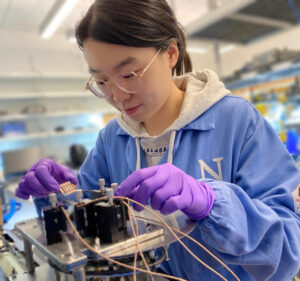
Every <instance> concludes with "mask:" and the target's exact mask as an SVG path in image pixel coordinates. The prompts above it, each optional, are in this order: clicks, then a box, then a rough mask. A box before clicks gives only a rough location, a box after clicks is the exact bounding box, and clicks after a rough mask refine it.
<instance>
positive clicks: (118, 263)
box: [60, 197, 188, 281]
mask: <svg viewBox="0 0 300 281" xmlns="http://www.w3.org/2000/svg"><path fill="white" fill-rule="evenodd" d="M122 199H125V200H126V199H128V198H125V197H122ZM60 208H61V210H62V212H63V214H64V216H65V217H66V219H67V221H68V222H69V224H70V226H71V228H72V230H73V232H74V234H75V235H76V236H77V238H78V239H79V241H80V242H81V243H82V244H83V245H84V246H85V247H87V248H88V249H89V250H90V251H91V252H93V253H95V254H97V255H98V256H100V257H101V258H103V259H105V260H107V261H110V262H112V263H115V264H117V265H119V266H122V267H125V268H128V269H131V270H134V267H133V266H130V265H127V264H125V263H122V262H119V261H117V260H114V259H112V258H110V257H108V256H106V255H104V254H102V253H101V252H99V251H97V250H96V249H94V248H93V247H92V246H91V245H89V244H88V243H87V242H86V241H85V240H84V239H83V238H82V237H81V235H80V234H79V232H78V231H77V230H76V228H75V226H74V224H73V223H72V221H71V219H70V217H69V215H68V213H67V212H66V210H65V208H64V207H63V206H61V207H60ZM136 270H138V271H141V272H145V273H148V271H147V270H145V269H143V268H136ZM152 274H153V275H156V276H160V277H164V278H168V279H173V280H178V281H188V280H186V279H182V278H179V277H175V276H171V275H168V274H163V273H158V272H152Z"/></svg>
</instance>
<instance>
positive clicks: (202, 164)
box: [198, 157, 223, 181]
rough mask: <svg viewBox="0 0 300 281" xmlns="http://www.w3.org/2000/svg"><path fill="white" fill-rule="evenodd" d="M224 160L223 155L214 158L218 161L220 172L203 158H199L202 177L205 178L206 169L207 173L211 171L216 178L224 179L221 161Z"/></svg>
mask: <svg viewBox="0 0 300 281" xmlns="http://www.w3.org/2000/svg"><path fill="white" fill-rule="evenodd" d="M222 160H223V157H219V158H214V159H212V161H214V162H217V168H218V172H215V171H214V170H213V169H212V168H211V167H209V166H208V165H207V164H206V163H205V162H204V161H203V160H198V162H199V164H200V168H201V177H202V179H204V178H205V171H206V172H207V173H209V174H210V175H211V176H212V177H213V178H215V179H216V180H219V181H222V180H223V175H222V167H221V161H222Z"/></svg>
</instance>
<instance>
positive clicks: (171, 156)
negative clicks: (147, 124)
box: [167, 131, 176, 164]
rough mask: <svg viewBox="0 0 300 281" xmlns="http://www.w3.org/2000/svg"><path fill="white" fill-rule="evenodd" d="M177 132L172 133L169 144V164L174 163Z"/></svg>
mask: <svg viewBox="0 0 300 281" xmlns="http://www.w3.org/2000/svg"><path fill="white" fill-rule="evenodd" d="M175 137H176V131H171V135H170V142H169V152H168V160H167V161H168V163H170V164H172V163H173V150H174V143H175Z"/></svg>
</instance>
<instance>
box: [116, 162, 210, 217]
mask: <svg viewBox="0 0 300 281" xmlns="http://www.w3.org/2000/svg"><path fill="white" fill-rule="evenodd" d="M115 196H127V197H129V198H131V199H133V200H135V201H138V202H139V203H141V204H143V205H146V204H147V202H148V200H149V199H150V204H151V206H152V208H153V209H154V210H159V211H160V212H161V213H162V214H164V215H168V214H170V213H172V212H174V211H176V210H182V211H183V212H184V213H185V214H186V215H187V216H189V217H190V218H191V219H194V220H201V219H203V218H205V217H206V216H207V215H208V214H209V212H210V210H211V208H212V206H213V204H214V202H215V194H214V191H213V189H212V187H211V186H210V185H208V184H207V183H205V182H201V181H198V180H196V179H194V178H193V177H191V176H189V175H188V174H186V173H185V172H183V171H182V170H180V169H179V168H177V167H175V166H174V165H172V164H168V163H166V164H162V165H156V166H152V167H149V168H145V169H140V170H137V171H135V172H134V173H132V174H131V175H130V176H129V177H128V178H126V179H125V180H124V181H123V182H122V183H121V184H120V186H119V188H118V189H117V190H116V191H115ZM133 207H134V209H135V210H137V211H141V210H142V209H143V208H142V207H141V206H139V205H137V204H134V205H133Z"/></svg>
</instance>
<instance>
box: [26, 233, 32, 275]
mask: <svg viewBox="0 0 300 281" xmlns="http://www.w3.org/2000/svg"><path fill="white" fill-rule="evenodd" d="M24 252H25V259H26V266H27V270H28V272H29V273H33V272H34V260H33V254H32V244H31V243H30V242H29V241H28V240H26V239H25V238H24Z"/></svg>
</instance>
